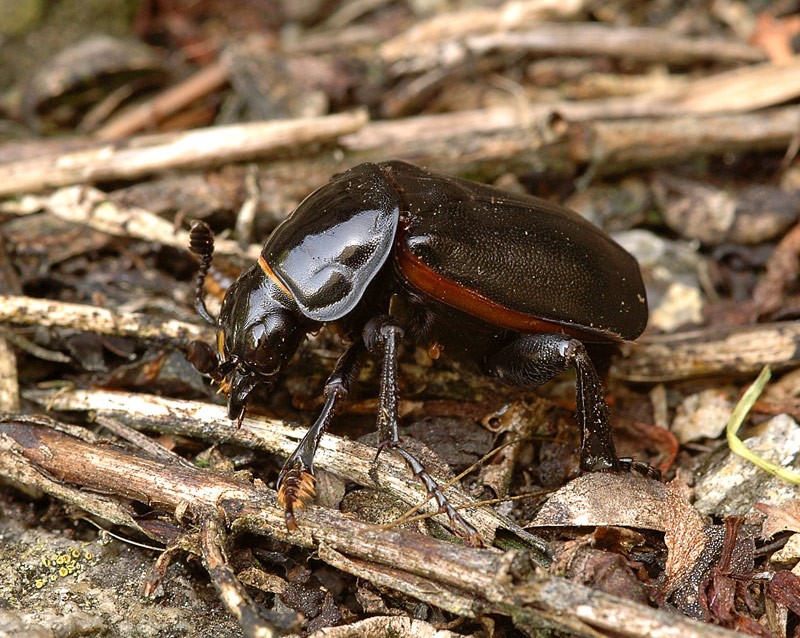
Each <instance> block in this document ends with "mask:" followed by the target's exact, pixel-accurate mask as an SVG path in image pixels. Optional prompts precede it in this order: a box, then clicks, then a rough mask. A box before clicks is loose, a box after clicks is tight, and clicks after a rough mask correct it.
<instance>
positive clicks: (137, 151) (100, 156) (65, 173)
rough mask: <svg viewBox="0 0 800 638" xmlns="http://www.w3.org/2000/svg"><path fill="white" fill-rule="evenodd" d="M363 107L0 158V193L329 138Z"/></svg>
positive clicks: (352, 123) (360, 120) (362, 116)
mask: <svg viewBox="0 0 800 638" xmlns="http://www.w3.org/2000/svg"><path fill="white" fill-rule="evenodd" d="M367 120H368V116H367V114H366V112H365V111H354V112H351V113H341V114H337V115H328V116H325V117H312V118H300V119H296V120H279V121H271V122H254V123H250V124H236V125H230V126H214V127H210V128H205V129H197V130H193V131H187V132H184V133H164V134H159V135H148V136H142V137H138V138H134V139H131V140H129V141H128V142H127V143H124V144H123V143H100V144H97V145H95V146H93V147H91V148H87V149H84V150H82V151H78V152H75V153H65V154H63V155H61V154H60V155H45V156H42V157H37V158H33V159H28V160H23V161H19V162H13V161H12V162H7V163H5V164H0V197H2V196H4V195H11V194H14V193H25V192H35V191H40V190H44V189H46V188H52V187H55V186H66V185H67V184H78V183H80V184H85V183H91V182H97V181H102V180H112V179H133V178H137V177H142V176H143V175H147V174H149V173H154V172H157V171H163V170H167V169H176V168H197V167H201V166H218V165H220V164H226V163H230V162H238V161H242V160H247V159H253V158H256V157H260V158H263V157H268V156H270V155H274V154H275V153H276V152H277V151H279V150H283V149H287V148H292V149H296V147H298V146H304V145H308V144H314V143H319V142H325V141H329V140H334V139H336V138H337V137H339V136H340V135H346V134H347V133H352V132H353V131H357V130H358V129H359V128H361V127H362V126H363V125H364V124H366V122H367Z"/></svg>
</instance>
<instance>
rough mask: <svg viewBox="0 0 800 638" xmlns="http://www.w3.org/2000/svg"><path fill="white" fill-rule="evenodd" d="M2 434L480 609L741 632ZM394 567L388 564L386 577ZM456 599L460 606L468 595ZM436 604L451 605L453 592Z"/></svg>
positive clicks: (682, 631)
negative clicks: (291, 526)
mask: <svg viewBox="0 0 800 638" xmlns="http://www.w3.org/2000/svg"><path fill="white" fill-rule="evenodd" d="M0 433H2V434H5V435H7V436H8V437H10V438H11V439H13V441H15V442H16V444H17V445H18V446H19V454H21V455H24V458H25V459H27V460H28V462H29V463H30V464H31V465H32V467H33V468H37V469H39V470H40V471H44V472H47V473H49V474H50V475H52V476H54V477H55V478H57V479H59V480H61V481H64V482H66V483H71V484H73V485H78V486H83V487H86V488H89V489H92V490H97V491H103V492H106V493H109V492H110V493H113V494H119V495H121V496H124V497H126V498H132V499H135V500H139V501H140V502H143V503H148V504H149V505H150V506H151V507H155V508H161V509H162V510H166V511H168V512H170V511H174V510H175V509H176V508H177V507H179V506H182V504H185V503H188V505H189V507H190V509H191V510H192V511H195V512H198V513H199V512H202V511H204V510H205V511H207V510H209V509H213V510H214V511H219V512H220V513H221V514H222V515H223V516H224V517H225V519H226V520H227V521H228V522H229V524H230V525H231V528H232V529H233V530H239V529H241V530H247V531H249V532H251V533H254V534H260V535H269V536H274V537H276V538H279V539H282V540H284V541H288V542H290V543H293V544H296V545H300V546H303V547H309V548H314V547H318V546H320V545H323V544H324V545H325V546H327V547H329V548H331V549H332V550H334V551H336V552H338V553H340V554H342V555H345V556H348V557H350V558H351V559H358V560H359V561H362V563H361V564H362V565H363V566H366V567H367V568H368V567H369V565H370V564H376V565H378V566H386V567H390V568H391V569H392V570H399V571H402V572H405V573H406V574H408V575H412V576H414V577H416V578H417V579H418V581H417V582H419V583H424V581H431V582H432V583H435V584H436V585H437V587H435V588H434V589H433V590H432V591H433V592H434V593H436V592H437V591H439V587H440V586H442V585H444V586H447V587H449V588H452V589H454V590H455V591H456V592H460V593H461V595H462V596H469V597H471V598H472V599H473V601H474V602H473V606H472V609H473V610H475V611H476V612H477V613H479V614H485V613H499V614H504V615H510V616H511V617H512V619H513V620H514V622H515V623H516V624H518V625H520V626H525V627H535V626H545V627H549V628H553V629H558V630H560V631H562V632H568V633H572V634H574V635H577V636H586V637H587V638H597V636H598V633H597V631H596V630H595V628H596V629H599V630H608V631H613V632H614V633H615V635H618V636H631V637H632V636H643V635H648V636H658V637H663V638H672V637H674V638H701V637H705V638H712V637H713V638H734V637H735V636H737V635H738V634H736V633H734V632H731V631H728V630H725V629H722V628H719V627H715V626H713V625H707V624H702V623H699V622H697V621H693V620H689V619H687V618H685V617H682V616H680V615H679V614H675V613H671V612H667V611H661V610H656V609H652V608H649V607H646V606H643V605H640V604H637V603H634V602H631V601H628V600H623V599H621V598H617V597H615V596H612V595H609V594H606V593H603V592H600V591H595V590H592V589H589V588H588V587H584V586H581V585H578V584H575V583H572V582H569V581H565V580H562V579H560V578H558V577H553V576H549V575H546V574H544V573H542V572H541V570H538V569H536V568H535V567H533V566H532V564H531V563H530V558H529V556H528V554H527V553H525V552H521V551H519V550H510V551H507V552H500V551H498V550H494V549H475V548H469V547H463V546H458V545H452V544H450V543H447V542H444V541H440V540H436V539H433V538H430V537H426V536H422V535H419V534H413V533H404V532H398V531H385V530H379V529H375V528H374V527H372V526H370V525H366V524H364V523H361V522H359V521H356V520H354V519H351V518H348V517H345V516H343V515H342V514H340V513H339V512H335V511H332V510H328V509H324V508H320V507H314V506H311V507H309V508H308V512H307V514H306V515H305V516H303V519H302V523H303V527H302V528H301V529H300V530H299V531H296V532H287V530H286V529H285V527H284V523H283V516H282V513H281V512H280V511H278V509H277V508H276V507H275V503H276V498H275V493H274V492H273V491H272V490H269V489H266V488H263V487H255V486H253V485H251V484H249V483H246V482H243V481H237V480H234V479H232V478H230V477H228V476H224V475H221V474H216V473H213V472H210V471H203V470H200V469H194V468H188V467H183V466H175V465H166V464H163V463H159V462H157V461H152V460H149V459H140V458H138V457H135V456H133V455H129V454H125V453H123V452H120V451H118V450H115V449H113V448H110V447H97V446H93V445H88V444H86V443H83V442H81V441H78V440H77V439H73V438H71V437H68V436H65V435H63V434H60V433H58V432H55V431H53V430H51V429H50V428H47V427H44V426H41V425H32V424H30V423H18V422H14V421H13V419H12V420H10V419H8V418H6V419H4V420H3V421H2V422H0ZM0 470H2V465H0ZM390 573H391V572H387V571H383V577H386V576H387V574H390ZM398 589H401V590H402V589H406V588H405V587H401V586H398ZM417 591H419V592H420V593H423V592H422V591H421V590H420V589H419V588H418V589H417ZM428 597H429V596H426V597H425V598H428ZM451 600H453V602H455V603H456V604H459V605H460V601H461V600H462V598H461V597H460V596H459V597H458V598H456V599H451ZM430 602H433V603H434V604H442V605H443V606H444V605H447V604H448V599H441V600H440V602H439V603H437V602H435V601H432V600H431V601H430ZM445 608H446V607H445ZM454 611H456V610H454Z"/></svg>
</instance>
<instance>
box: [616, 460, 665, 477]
mask: <svg viewBox="0 0 800 638" xmlns="http://www.w3.org/2000/svg"><path fill="white" fill-rule="evenodd" d="M618 460H619V465H620V468H621V469H622V471H623V472H636V473H637V474H641V475H642V476H644V477H646V478H649V479H653V480H655V481H660V480H661V470H659V469H658V468H657V467H653V466H652V465H650V464H649V463H645V462H644V461H637V460H636V459H634V458H631V457H630V456H621V457H619V459H618Z"/></svg>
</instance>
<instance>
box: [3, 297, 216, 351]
mask: <svg viewBox="0 0 800 638" xmlns="http://www.w3.org/2000/svg"><path fill="white" fill-rule="evenodd" d="M0 323H12V324H19V325H26V326H50V327H53V326H57V327H60V328H73V329H75V330H84V331H86V332H96V333H98V334H105V335H117V336H120V337H138V338H140V339H148V340H151V341H156V342H158V343H168V344H170V345H172V346H174V347H185V346H186V345H187V344H188V343H189V342H190V341H192V340H193V339H205V340H209V339H210V338H211V334H210V331H209V329H208V328H207V327H206V326H199V325H194V324H191V323H186V322H183V321H177V320H175V319H163V318H159V317H151V316H148V315H142V314H138V313H118V312H114V311H113V310H107V309H106V308H98V307H96V306H85V305H82V304H74V303H65V302H63V301H53V300H51V299H35V298H33V297H24V296H18V297H15V296H8V297H6V296H2V295H0Z"/></svg>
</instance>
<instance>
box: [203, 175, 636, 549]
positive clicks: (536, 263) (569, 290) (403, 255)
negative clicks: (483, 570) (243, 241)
mask: <svg viewBox="0 0 800 638" xmlns="http://www.w3.org/2000/svg"><path fill="white" fill-rule="evenodd" d="M191 237H192V250H193V251H194V252H195V253H196V254H198V255H200V257H201V261H202V263H201V268H200V272H199V274H198V282H197V299H196V306H197V309H198V312H199V313H200V314H201V315H202V316H203V317H204V318H205V319H206V320H208V321H210V322H212V323H215V324H216V327H217V339H216V341H217V343H216V346H217V348H216V352H214V350H213V349H212V348H211V346H209V345H208V344H206V343H203V342H193V344H192V346H191V349H190V359H191V360H192V362H193V363H194V364H195V366H196V367H197V368H198V370H200V371H201V372H204V373H207V374H209V375H210V376H211V377H212V378H213V379H214V380H216V381H218V382H221V383H223V384H224V387H227V388H228V389H229V394H228V416H229V417H230V418H231V419H234V420H236V419H238V420H239V421H240V422H241V419H242V418H243V417H244V413H245V404H246V401H247V397H248V395H249V394H250V393H251V391H252V390H253V388H254V387H255V386H257V385H258V384H266V385H267V386H270V385H272V384H273V383H274V382H275V379H276V377H277V375H278V373H279V372H280V371H281V370H282V368H283V367H284V366H285V364H286V363H287V361H288V360H289V359H290V358H291V357H292V356H293V354H294V353H295V351H296V350H297V348H298V346H299V345H300V342H301V341H302V340H303V339H304V338H305V336H306V335H307V334H308V333H309V332H312V331H315V330H318V329H319V328H320V327H321V326H322V325H323V324H329V323H330V324H335V325H336V327H337V328H338V329H339V331H340V332H341V333H343V334H344V335H346V337H347V338H348V340H349V341H350V345H349V347H348V348H347V350H346V351H345V352H344V354H343V355H342V356H341V357H340V359H339V360H338V362H337V364H336V366H335V368H334V370H333V373H332V374H331V375H330V377H329V378H328V381H327V383H326V384H325V390H324V394H325V398H326V401H325V406H324V408H323V409H322V412H321V414H320V415H319V417H318V418H317V420H316V421H315V422H314V424H313V425H312V426H311V428H310V429H309V430H308V432H307V433H306V435H305V437H304V438H303V440H302V441H301V442H300V444H299V445H298V446H297V449H296V450H295V452H294V453H293V454H292V455H291V456H290V457H289V459H288V460H287V461H286V463H285V465H284V466H283V469H282V470H281V473H280V478H279V481H278V496H279V503H280V504H281V506H282V507H283V508H284V511H285V517H286V523H287V526H288V527H289V528H290V529H293V528H296V526H297V523H296V520H295V516H294V511H295V509H297V508H300V507H302V506H303V504H304V502H305V501H307V500H309V499H311V498H312V497H313V496H314V466H313V461H314V454H315V452H316V449H317V446H318V444H319V441H320V438H321V437H322V434H323V432H325V430H326V428H327V427H328V425H329V424H330V422H331V420H332V418H333V415H334V410H335V407H336V404H337V403H338V402H339V401H340V400H342V399H344V398H345V397H346V396H347V394H348V393H349V391H350V388H351V386H352V384H353V382H354V379H356V377H357V373H358V370H359V368H360V365H361V362H362V359H363V357H364V355H365V354H366V353H370V354H373V355H376V356H378V355H383V364H382V370H381V380H380V381H381V383H380V399H379V404H380V407H379V409H378V419H377V420H378V433H379V440H381V441H383V444H382V447H388V448H389V449H391V450H392V451H393V452H394V453H395V454H397V455H398V456H400V457H401V458H402V459H404V460H405V461H406V463H407V464H408V466H409V467H410V469H411V471H412V472H413V473H414V475H415V476H418V477H419V478H420V480H421V481H422V482H423V483H424V484H425V486H426V488H427V489H428V490H429V492H431V493H432V494H433V495H434V497H435V498H436V500H437V503H438V505H439V508H440V511H442V512H446V513H447V514H448V516H449V517H450V519H451V520H452V521H453V522H455V523H458V524H459V525H461V526H462V527H463V528H464V529H465V530H466V532H467V534H468V536H469V537H470V538H471V539H472V540H476V539H477V533H476V532H475V530H474V529H473V528H472V527H471V526H470V525H469V523H467V522H466V521H465V520H464V519H463V518H462V517H461V516H460V515H459V514H458V512H457V511H456V510H455V509H454V508H453V507H452V506H451V505H450V503H449V502H448V501H447V499H446V497H445V496H444V494H443V493H442V491H441V489H440V488H439V487H438V486H437V484H436V483H435V481H434V480H433V479H432V478H431V477H430V476H429V475H428V473H427V472H426V471H425V468H424V467H423V465H422V463H420V462H419V461H418V460H417V459H416V458H415V457H414V456H413V455H412V454H411V453H410V452H408V451H407V450H406V449H405V448H404V447H403V445H402V442H401V440H400V437H399V434H398V413H397V395H398V392H397V345H398V340H399V339H400V338H402V337H403V336H408V337H410V338H411V339H413V341H414V342H415V343H417V344H419V345H422V346H424V347H427V348H428V351H429V352H430V353H432V356H438V353H439V352H444V353H446V354H447V355H448V356H452V357H455V358H457V359H460V360H463V361H468V362H472V363H474V364H476V365H477V366H478V368H479V369H480V370H481V371H483V372H484V373H486V374H489V375H492V376H495V377H498V378H500V379H503V380H504V381H507V382H511V383H514V384H520V385H526V386H536V385H540V384H542V383H545V382H546V381H549V380H550V379H552V378H553V377H555V376H556V375H558V374H560V373H561V372H563V371H564V370H566V369H567V368H570V367H574V368H575V370H576V373H577V375H576V376H577V381H576V398H577V407H578V411H577V420H578V424H579V426H580V429H581V451H580V465H581V469H583V470H585V471H591V470H619V469H620V462H619V460H618V458H617V455H616V452H615V449H614V443H613V440H612V437H611V426H610V423H609V412H608V407H607V406H606V404H605V402H604V401H603V396H602V386H601V384H600V381H599V378H598V375H597V373H596V371H595V368H594V366H593V364H592V362H591V360H590V358H589V355H588V353H587V349H586V347H585V346H584V342H585V343H586V344H588V345H589V347H590V348H591V347H593V346H596V347H599V348H601V349H602V348H604V347H605V348H612V349H613V347H614V346H615V345H616V344H619V343H621V342H622V341H624V340H632V339H635V338H636V337H638V336H639V335H640V334H641V333H642V331H643V330H644V328H645V325H646V324H647V301H646V298H645V290H644V284H643V283H642V277H641V274H640V272H639V266H638V264H637V263H636V261H635V259H634V258H633V257H632V256H631V255H630V254H628V253H627V252H626V251H625V250H624V249H623V248H622V247H620V246H619V245H618V244H617V243H615V242H614V241H613V240H612V239H611V238H609V237H608V236H607V235H606V234H605V233H603V232H602V231H601V230H599V229H598V228H596V227H595V226H593V225H592V224H591V223H589V222H588V221H586V220H584V219H583V218H581V217H580V216H579V215H577V214H576V213H574V212H572V211H570V210H568V209H566V208H562V207H560V206H556V205H554V204H551V203H549V202H547V201H544V200H541V199H538V198H535V197H532V196H525V195H517V194H513V193H507V192H504V191H502V190H499V189H496V188H493V187H490V186H485V185H483V184H478V183H475V182H470V181H467V180H463V179H459V178H455V177H450V176H446V175H441V174H437V173H434V172H431V171H427V170H423V169H421V168H417V167H416V166H413V165H411V164H407V163H405V162H400V161H390V162H381V163H379V164H372V163H365V164H360V165H358V166H356V167H354V168H352V169H350V170H348V171H347V172H345V173H342V174H340V175H337V176H335V177H334V178H333V179H332V180H331V181H330V182H329V183H328V184H326V185H325V186H323V187H321V188H319V189H318V190H316V191H315V192H314V193H312V194H311V195H309V196H308V197H307V198H306V199H305V200H304V201H303V202H302V203H301V204H300V205H299V206H298V207H297V209H296V210H295V211H294V212H293V213H292V214H291V215H290V216H289V217H288V218H287V219H286V220H285V221H284V222H283V223H281V224H280V225H279V226H278V227H277V228H276V229H275V231H274V232H273V233H272V235H270V237H269V239H267V242H266V243H265V245H264V249H263V251H262V252H261V256H260V257H259V259H258V262H257V263H255V264H253V265H252V266H251V267H250V268H249V269H247V270H246V271H245V272H243V273H242V275H241V276H240V277H239V279H238V280H237V281H236V282H235V283H234V284H233V285H232V286H231V287H230V289H229V290H228V291H227V294H226V295H225V298H224V300H223V303H222V309H221V312H220V315H219V318H218V319H217V320H216V322H215V321H214V320H213V319H212V318H211V316H210V315H209V313H208V311H207V309H206V307H205V303H204V301H203V292H202V286H203V281H204V279H205V276H206V274H207V272H208V268H209V265H210V262H211V254H212V252H213V235H212V234H211V230H210V229H209V228H208V227H207V226H206V225H205V224H203V223H201V222H195V224H194V225H193V227H192V231H191Z"/></svg>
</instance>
